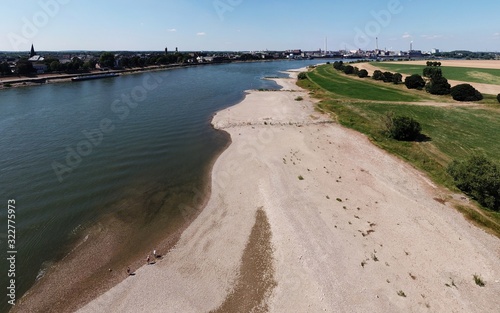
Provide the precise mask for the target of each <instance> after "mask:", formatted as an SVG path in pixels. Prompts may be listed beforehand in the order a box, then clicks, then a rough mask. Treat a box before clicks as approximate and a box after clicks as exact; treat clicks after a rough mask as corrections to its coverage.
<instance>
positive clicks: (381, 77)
mask: <svg viewBox="0 0 500 313" xmlns="http://www.w3.org/2000/svg"><path fill="white" fill-rule="evenodd" d="M372 78H373V79H375V80H384V73H382V71H380V70H375V71H374V72H373V76H372Z"/></svg>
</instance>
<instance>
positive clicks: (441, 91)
mask: <svg viewBox="0 0 500 313" xmlns="http://www.w3.org/2000/svg"><path fill="white" fill-rule="evenodd" d="M450 89H451V85H450V84H449V83H448V80H447V79H446V78H444V77H442V76H441V77H439V76H436V77H433V78H431V80H430V81H429V82H428V83H427V84H426V85H425V90H426V91H427V92H428V93H430V94H432V95H447V94H449V93H450Z"/></svg>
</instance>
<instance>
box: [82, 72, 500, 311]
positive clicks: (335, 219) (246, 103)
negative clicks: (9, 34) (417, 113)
mask: <svg viewBox="0 0 500 313" xmlns="http://www.w3.org/2000/svg"><path fill="white" fill-rule="evenodd" d="M296 74H297V71H295V72H293V73H291V78H290V79H277V82H278V83H279V84H280V85H282V86H283V91H249V92H248V94H247V95H246V98H245V99H244V100H243V101H242V102H241V103H239V104H237V105H236V106H233V107H230V108H228V109H226V110H223V111H221V112H218V113H217V114H216V115H215V116H214V118H213V121H212V123H213V125H214V127H216V128H218V129H221V130H224V131H226V132H228V133H229V134H230V135H231V138H232V144H231V145H230V146H229V147H228V148H227V150H226V151H225V152H224V153H222V155H221V156H220V157H219V158H218V159H217V161H216V163H215V165H214V167H213V170H212V193H211V197H210V199H209V201H208V203H207V205H206V207H205V208H204V209H203V211H202V212H201V213H200V215H199V216H198V217H197V218H196V219H195V220H194V221H193V222H192V223H191V224H190V225H189V227H188V228H187V229H186V230H185V231H184V232H183V233H182V235H181V238H180V240H179V241H178V242H177V244H176V246H175V247H174V248H173V249H171V250H170V251H169V252H168V253H167V254H166V255H164V256H163V257H162V258H161V259H159V260H158V261H157V262H156V263H155V264H154V265H145V266H143V267H141V268H139V269H138V270H137V271H136V273H135V274H136V275H134V276H130V277H128V278H126V279H125V280H123V281H122V282H121V283H119V284H118V285H116V286H115V287H113V288H112V289H111V290H109V291H107V292H106V293H104V294H102V295H101V296H100V297H98V298H96V299H95V300H93V301H92V302H90V303H89V304H87V305H86V306H85V307H83V308H81V309H80V310H79V311H78V312H209V311H214V312H248V311H251V310H253V311H255V312H265V311H268V312H481V313H484V312H498V308H499V307H500V298H499V297H498V294H500V262H499V260H500V241H499V239H498V238H496V237H493V236H491V235H489V234H487V233H486V232H484V231H483V230H481V229H478V228H477V227H475V226H473V225H472V224H470V223H469V222H467V221H466V220H465V219H464V218H463V217H462V215H460V214H459V213H458V212H457V211H456V210H455V209H453V208H452V204H451V202H453V201H462V202H463V203H464V204H467V200H463V199H462V200H461V197H460V196H457V195H453V194H451V193H450V192H449V191H447V190H444V189H441V188H438V187H436V186H434V185H433V184H432V183H431V182H430V181H429V179H427V178H426V177H425V176H424V175H423V174H421V173H420V172H418V171H416V170H415V169H414V168H412V167H411V166H409V165H407V164H405V163H404V162H402V161H401V160H399V159H397V158H395V157H393V156H390V155H388V154H386V153H385V152H383V151H381V150H380V149H378V148H377V147H375V146H374V145H373V144H371V143H370V142H369V140H368V139H367V138H365V137H364V136H363V135H361V134H359V133H356V132H354V131H351V130H348V129H345V128H343V127H341V126H339V125H338V124H335V123H332V122H331V118H330V117H329V116H326V115H324V114H321V113H319V112H316V111H315V110H314V103H313V102H312V101H311V100H310V99H309V97H308V94H307V92H305V91H303V90H300V89H299V88H298V87H297V86H296V85H295V77H296ZM298 96H301V97H302V98H303V99H304V100H303V101H296V100H295V99H296V98H297V97H298ZM454 199H455V200H454ZM123 273H124V275H126V274H125V269H124V270H123ZM475 274H476V275H479V276H480V277H481V278H482V280H483V281H484V282H485V283H486V285H485V286H484V287H479V286H477V285H476V284H475V282H474V279H473V275H475Z"/></svg>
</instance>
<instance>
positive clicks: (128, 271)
mask: <svg viewBox="0 0 500 313" xmlns="http://www.w3.org/2000/svg"><path fill="white" fill-rule="evenodd" d="M127 275H129V276H130V266H128V267H127Z"/></svg>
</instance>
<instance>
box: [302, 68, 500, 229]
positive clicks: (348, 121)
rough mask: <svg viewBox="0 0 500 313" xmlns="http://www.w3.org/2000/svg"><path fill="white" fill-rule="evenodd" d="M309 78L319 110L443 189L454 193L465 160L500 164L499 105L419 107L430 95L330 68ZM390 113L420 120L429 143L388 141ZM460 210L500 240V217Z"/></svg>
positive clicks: (304, 83) (305, 83) (305, 82)
mask: <svg viewBox="0 0 500 313" xmlns="http://www.w3.org/2000/svg"><path fill="white" fill-rule="evenodd" d="M308 77H309V80H302V81H299V85H300V86H302V87H304V88H307V89H309V90H311V92H312V93H313V96H315V97H317V98H319V99H320V100H321V101H320V103H319V104H318V106H319V108H320V109H322V110H325V111H328V112H331V113H333V114H334V115H335V117H336V119H337V121H338V122H339V123H340V124H342V125H344V126H346V127H349V128H353V129H355V130H357V131H360V132H362V133H364V134H366V135H367V136H368V137H369V138H370V139H371V141H372V142H373V143H374V144H376V145H378V146H379V147H381V148H383V149H385V150H387V151H388V152H390V153H393V154H395V155H397V156H399V157H400V158H402V159H404V160H406V161H408V162H410V163H411V164H413V165H414V166H415V167H417V168H419V169H421V170H422V171H424V172H426V173H428V174H429V176H430V177H431V178H432V179H433V180H434V181H435V182H436V183H438V184H442V185H445V186H447V187H449V188H452V189H454V188H455V187H454V184H453V180H452V179H451V177H450V176H449V175H448V174H447V172H446V168H447V166H448V164H449V163H450V162H451V161H452V160H463V159H465V158H467V157H468V156H470V155H471V154H473V153H477V154H482V155H485V156H487V157H488V158H489V159H491V160H494V161H496V162H497V163H500V141H499V140H498V135H500V105H499V104H498V102H497V103H496V104H491V102H482V103H483V104H480V105H476V106H459V105H457V106H454V103H455V102H449V101H443V102H445V104H446V106H432V105H422V103H419V102H420V101H421V100H425V99H427V98H426V97H428V94H426V93H425V91H420V95H421V98H419V94H415V93H410V91H408V92H407V93H406V95H405V91H404V89H393V87H392V86H390V85H391V84H384V83H380V82H373V80H372V79H371V78H364V79H358V78H354V77H353V76H349V75H345V74H344V73H342V72H339V71H336V70H334V69H333V67H332V66H331V65H325V66H319V67H317V68H316V69H314V70H313V71H310V72H308ZM385 85H387V87H384V86H385ZM389 86H390V87H389ZM384 88H388V89H387V90H386V89H384ZM339 95H340V96H341V97H339ZM384 95H385V98H384ZM395 99H398V100H395ZM401 99H404V100H401ZM443 99H445V98H443ZM367 100H373V101H367ZM395 101H404V102H405V103H404V104H401V103H395ZM412 102H414V103H415V104H412ZM389 112H393V113H394V114H396V115H406V116H411V117H413V118H414V119H416V120H417V121H418V122H419V123H420V124H421V126H422V134H423V135H425V137H426V139H427V140H423V141H420V142H400V141H396V140H393V139H390V138H387V136H386V135H385V134H384V123H383V118H384V116H386V114H387V113H389ZM460 210H461V211H462V212H463V213H464V214H465V215H466V216H467V217H469V218H471V219H472V220H474V221H475V222H477V223H479V224H482V225H483V226H486V227H487V228H489V229H490V230H492V231H493V232H494V233H495V234H497V235H498V236H499V237H500V213H498V212H493V211H489V210H485V211H484V212H483V213H481V214H478V212H476V211H474V210H467V209H464V208H463V207H461V208H460Z"/></svg>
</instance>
